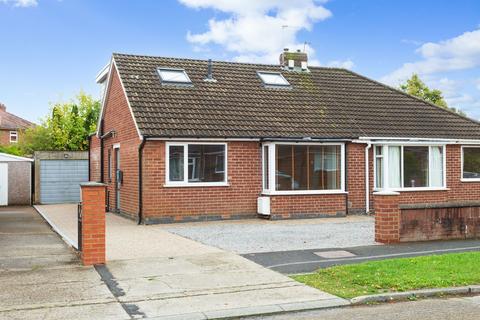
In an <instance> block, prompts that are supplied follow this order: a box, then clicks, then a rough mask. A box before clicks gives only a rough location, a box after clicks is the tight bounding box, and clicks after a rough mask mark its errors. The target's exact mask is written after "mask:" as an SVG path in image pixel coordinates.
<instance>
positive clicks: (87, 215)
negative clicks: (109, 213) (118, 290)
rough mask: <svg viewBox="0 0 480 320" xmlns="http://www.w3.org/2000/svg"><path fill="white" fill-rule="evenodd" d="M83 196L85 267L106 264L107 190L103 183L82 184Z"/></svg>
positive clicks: (82, 254) (82, 246) (82, 242)
mask: <svg viewBox="0 0 480 320" xmlns="http://www.w3.org/2000/svg"><path fill="white" fill-rule="evenodd" d="M80 188H81V196H82V198H81V199H82V221H81V223H82V226H81V232H82V236H81V257H82V263H83V265H86V266H87V265H93V264H104V263H105V260H106V258H105V249H106V244H105V218H106V212H105V189H106V186H105V184H103V183H97V182H85V183H82V184H80Z"/></svg>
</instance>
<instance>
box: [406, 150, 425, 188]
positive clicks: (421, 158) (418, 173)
mask: <svg viewBox="0 0 480 320" xmlns="http://www.w3.org/2000/svg"><path fill="white" fill-rule="evenodd" d="M403 169H404V171H405V173H404V177H403V184H404V186H405V187H406V188H414V187H427V186H428V147H408V146H406V147H404V148H403Z"/></svg>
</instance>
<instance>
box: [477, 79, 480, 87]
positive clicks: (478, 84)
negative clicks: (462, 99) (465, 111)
mask: <svg viewBox="0 0 480 320" xmlns="http://www.w3.org/2000/svg"><path fill="white" fill-rule="evenodd" d="M477 89H478V90H480V79H477Z"/></svg>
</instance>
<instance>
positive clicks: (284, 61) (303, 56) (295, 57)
mask: <svg viewBox="0 0 480 320" xmlns="http://www.w3.org/2000/svg"><path fill="white" fill-rule="evenodd" d="M307 62H308V56H307V53H305V52H301V51H300V50H297V51H296V52H294V51H290V50H289V49H288V48H285V49H283V52H282V53H281V54H280V65H281V66H282V67H284V68H285V69H288V70H296V71H306V70H308V68H307V66H308V65H307Z"/></svg>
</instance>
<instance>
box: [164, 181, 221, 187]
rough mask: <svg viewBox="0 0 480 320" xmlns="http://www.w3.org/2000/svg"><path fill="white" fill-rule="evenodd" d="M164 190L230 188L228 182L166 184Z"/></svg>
mask: <svg viewBox="0 0 480 320" xmlns="http://www.w3.org/2000/svg"><path fill="white" fill-rule="evenodd" d="M163 187H164V188H195V187H230V184H229V183H228V182H199V183H166V184H164V185H163Z"/></svg>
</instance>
